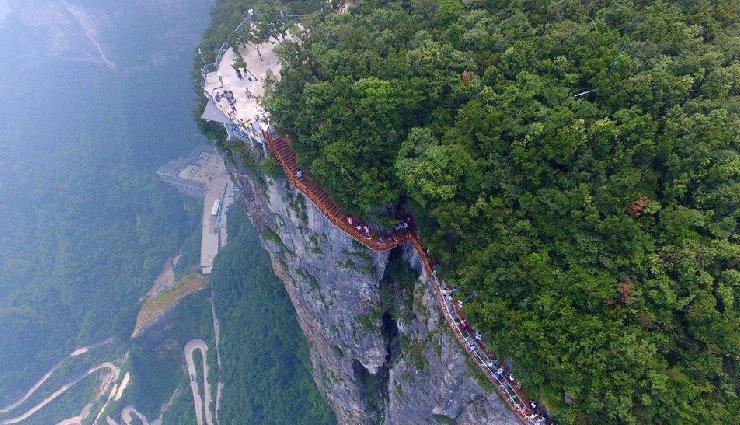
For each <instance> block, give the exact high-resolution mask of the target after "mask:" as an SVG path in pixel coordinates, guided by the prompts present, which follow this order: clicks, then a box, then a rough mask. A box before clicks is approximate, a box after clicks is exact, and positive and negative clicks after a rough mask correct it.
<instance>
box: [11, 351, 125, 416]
mask: <svg viewBox="0 0 740 425" xmlns="http://www.w3.org/2000/svg"><path fill="white" fill-rule="evenodd" d="M101 369H108V370H109V371H110V374H111V378H112V379H110V380H109V382H108V383H107V384H106V390H107V386H109V385H111V383H113V382H115V381H116V380H117V378H118V374H119V373H120V369H119V368H118V367H117V366H116V365H114V364H113V363H110V362H105V363H100V364H99V365H97V366H93V367H91V368H90V369H88V370H87V371H86V372H85V373H83V374H82V375H80V376H78V377H77V378H75V379H73V380H72V381H70V382H68V383H66V384H64V385H62V386H61V387H59V389H58V390H56V391H54V392H53V393H52V394H51V395H50V396H48V397H46V398H45V399H43V400H42V401H41V402H40V403H38V404H37V405H35V406H33V407H32V408H31V409H29V410H28V411H26V412H25V413H24V414H22V415H20V416H16V417H15V418H11V419H5V420H3V421H2V422H0V424H2V425H6V424H16V423H18V422H20V421H23V420H25V419H28V418H29V417H30V416H31V415H33V414H34V413H36V412H38V411H39V410H41V409H43V408H44V406H46V405H47V404H49V403H51V402H52V401H54V399H56V398H57V397H59V396H61V395H62V394H64V393H65V392H66V391H67V390H68V389H70V388H71V387H73V386H74V385H75V384H77V383H78V382H80V381H82V380H83V379H85V378H87V377H88V376H89V375H91V374H93V373H95V372H97V371H99V370H101ZM103 393H105V390H104V391H103Z"/></svg>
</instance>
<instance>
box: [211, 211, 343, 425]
mask: <svg viewBox="0 0 740 425" xmlns="http://www.w3.org/2000/svg"><path fill="white" fill-rule="evenodd" d="M228 223H229V243H228V245H227V246H226V247H225V248H224V249H223V251H221V252H220V253H219V254H218V256H217V257H216V259H215V262H214V268H213V273H212V275H211V282H210V285H211V287H212V288H213V302H214V303H215V307H216V311H217V312H218V314H219V320H220V322H221V359H222V362H223V365H222V366H223V367H222V373H221V376H222V377H223V383H224V393H223V399H222V401H221V413H220V414H219V416H220V418H221V420H222V421H224V422H225V423H233V424H256V423H260V424H262V423H264V424H286V425H287V424H290V425H294V424H311V425H314V424H332V423H334V422H335V420H334V416H333V414H332V412H331V410H330V409H329V407H328V405H327V402H326V400H325V399H324V398H323V397H322V396H321V394H320V393H319V392H318V390H317V389H316V385H315V384H314V382H313V378H312V376H311V363H310V361H309V359H308V345H307V343H306V340H305V338H304V336H303V334H302V333H301V330H300V328H299V327H298V323H297V322H296V319H295V311H294V310H293V307H292V305H291V303H290V300H289V299H288V296H287V294H286V293H285V289H284V288H283V286H282V283H281V282H280V280H278V279H277V277H276V276H275V275H274V274H273V271H272V268H271V266H270V261H269V258H268V256H267V253H266V252H264V250H262V249H259V248H255V247H259V239H258V237H257V234H256V232H255V230H254V229H253V228H252V226H251V224H250V223H249V220H248V218H247V217H246V214H245V212H244V207H243V206H242V205H240V204H235V205H234V207H233V208H231V209H230V210H229V216H228Z"/></svg>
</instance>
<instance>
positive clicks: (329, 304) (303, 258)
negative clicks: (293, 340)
mask: <svg viewBox="0 0 740 425" xmlns="http://www.w3.org/2000/svg"><path fill="white" fill-rule="evenodd" d="M232 173H233V175H234V176H238V178H237V180H238V185H239V187H240V188H241V190H242V192H243V194H244V196H245V204H246V208H247V210H248V213H249V216H250V218H251V220H252V222H253V223H254V225H255V228H256V229H258V231H259V232H260V235H261V240H262V245H263V246H264V248H265V249H266V250H267V251H268V252H269V254H270V257H271V258H272V265H273V268H274V270H275V273H276V274H277V276H278V277H279V278H280V279H281V280H282V281H283V282H284V284H285V288H286V290H287V292H288V294H289V296H290V299H291V301H292V302H293V305H294V307H295V310H296V313H297V315H298V322H299V324H300V326H301V328H302V330H303V332H304V334H305V335H306V338H307V339H308V343H309V345H310V348H311V362H312V364H313V375H314V378H315V380H316V382H317V384H318V386H319V388H320V389H321V391H322V392H323V393H324V394H326V395H327V397H328V399H329V401H330V403H331V405H332V408H333V410H334V412H335V414H336V417H337V420H338V422H339V423H340V424H353V425H354V424H376V423H384V424H399V425H401V424H404V425H405V424H434V423H451V424H452V423H456V424H518V423H519V422H518V421H517V419H516V417H515V416H514V414H513V413H512V412H511V411H509V410H508V408H507V407H506V405H505V404H504V403H503V402H502V401H501V400H500V399H499V398H498V395H497V394H496V393H495V391H490V392H487V391H486V390H484V389H483V388H482V387H481V385H480V384H479V383H478V381H477V380H476V377H474V376H473V375H472V373H471V370H472V369H471V368H470V367H469V366H468V363H467V360H466V359H467V357H466V356H465V354H464V353H463V351H462V349H461V348H460V347H459V346H458V345H457V343H456V341H455V340H454V339H453V337H452V335H451V334H450V331H449V329H448V328H447V326H446V324H445V322H444V319H443V318H442V316H441V314H440V312H439V307H438V305H437V303H436V300H435V297H434V294H433V292H432V289H431V287H430V286H429V285H428V283H427V278H426V276H424V275H419V278H418V279H417V280H416V283H415V284H414V294H413V308H412V314H411V315H410V318H406V319H403V320H402V319H399V318H394V317H392V316H390V315H389V314H387V313H386V314H379V313H378V312H379V311H380V308H379V305H380V302H381V281H382V280H383V276H384V273H385V272H386V268H387V266H388V264H389V258H390V257H391V256H402V258H403V259H404V260H405V261H406V263H407V264H408V265H409V267H412V268H414V269H416V270H417V274H418V273H419V272H422V271H423V270H422V267H421V261H420V259H419V258H418V255H417V254H416V252H415V251H414V250H413V248H412V247H411V246H406V245H404V246H402V247H399V248H397V249H396V250H394V251H395V252H382V253H378V252H374V251H372V250H370V249H368V248H365V247H364V246H362V245H361V244H359V243H358V242H356V241H354V240H353V239H352V238H351V237H350V236H348V235H347V234H345V233H344V232H342V231H341V230H339V229H337V228H335V227H334V226H333V225H332V224H331V223H330V222H329V221H328V220H327V219H326V218H325V217H324V216H323V215H322V214H321V212H320V211H319V210H318V209H317V208H316V207H315V206H314V205H313V204H312V203H311V202H310V200H308V199H307V198H305V197H304V195H303V194H301V193H300V192H299V191H297V190H296V189H295V188H293V187H292V186H291V185H290V184H289V183H288V181H287V179H285V178H284V177H277V178H270V177H267V176H265V175H262V174H257V173H254V172H252V171H249V170H244V169H238V170H237V169H233V170H232ZM401 341H403V342H401Z"/></svg>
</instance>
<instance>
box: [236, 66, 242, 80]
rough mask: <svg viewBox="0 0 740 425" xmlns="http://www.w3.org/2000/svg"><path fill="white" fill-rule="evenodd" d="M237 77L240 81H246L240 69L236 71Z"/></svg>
mask: <svg viewBox="0 0 740 425" xmlns="http://www.w3.org/2000/svg"><path fill="white" fill-rule="evenodd" d="M236 77H237V78H239V79H240V80H242V79H244V76H242V72H241V71H240V70H239V68H237V69H236Z"/></svg>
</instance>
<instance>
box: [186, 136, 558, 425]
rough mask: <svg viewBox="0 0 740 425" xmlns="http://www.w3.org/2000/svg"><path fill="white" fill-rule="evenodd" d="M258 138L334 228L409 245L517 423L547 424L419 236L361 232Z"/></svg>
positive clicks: (370, 241)
mask: <svg viewBox="0 0 740 425" xmlns="http://www.w3.org/2000/svg"><path fill="white" fill-rule="evenodd" d="M262 135H263V138H264V139H265V141H266V142H267V146H268V147H269V148H270V150H271V151H272V152H273V154H274V155H275V158H276V159H277V160H278V163H279V164H280V166H281V167H282V168H283V170H284V171H285V174H286V176H287V177H288V180H290V182H291V183H292V184H293V185H294V186H295V187H296V188H298V190H300V191H301V192H302V193H303V194H304V195H306V196H307V197H308V198H309V199H310V200H311V202H313V204H314V205H315V206H316V207H317V208H318V209H319V211H321V213H322V214H323V215H324V216H325V217H326V218H327V219H328V220H329V221H330V222H331V223H332V224H333V225H334V226H336V227H338V228H340V229H342V230H343V231H344V232H345V233H347V234H349V235H350V236H352V238H354V239H355V240H357V241H358V242H360V243H361V244H363V245H365V246H366V247H368V248H370V249H372V250H375V251H387V250H390V249H393V248H395V247H397V246H399V245H401V244H402V243H404V242H407V241H408V242H410V243H411V244H412V246H413V247H414V249H415V250H416V252H417V253H418V254H419V257H420V258H421V259H422V262H423V264H424V272H425V275H426V277H427V278H428V279H429V281H430V282H432V283H433V285H432V286H433V289H434V293H435V296H436V298H437V302H438V303H439V306H440V310H441V311H442V315H443V316H444V318H445V321H446V322H447V325H448V326H449V328H450V330H451V331H452V334H453V335H454V336H455V339H456V340H457V342H458V344H459V345H460V347H461V348H462V349H463V351H465V353H466V354H467V355H468V357H469V358H470V359H471V360H472V361H473V363H475V365H476V366H477V367H478V369H480V371H481V372H482V373H483V375H484V376H485V377H486V379H488V381H490V382H491V384H493V385H494V387H495V388H496V391H497V392H498V394H499V395H500V396H501V398H502V399H503V400H504V402H506V404H507V405H508V406H509V408H510V409H511V410H512V411H513V412H514V413H515V414H516V416H517V418H519V420H520V421H522V422H523V423H525V424H531V425H540V424H544V423H549V422H550V421H548V420H547V419H546V418H545V417H544V416H542V415H541V414H539V412H538V411H537V409H536V407H535V404H534V403H532V402H531V401H530V400H529V398H528V397H527V396H526V395H525V394H524V392H523V391H522V389H521V385H519V383H517V382H516V381H514V379H513V377H512V376H511V375H510V374H509V373H508V372H507V371H505V370H504V369H503V367H502V365H500V364H499V361H498V359H496V358H495V356H493V354H491V352H490V350H489V349H488V347H487V346H486V345H485V344H484V343H483V341H482V339H480V338H478V339H476V338H475V337H474V335H475V330H474V329H473V328H472V327H471V326H470V324H468V323H467V321H466V320H465V316H464V314H463V313H462V311H461V309H460V308H459V306H458V303H459V302H458V301H456V300H454V297H453V296H452V295H450V293H451V286H450V285H449V284H447V282H445V281H444V280H443V279H441V278H440V277H438V276H437V273H436V272H435V270H434V269H433V267H432V262H431V260H430V259H429V256H428V255H427V253H426V250H425V249H424V247H423V246H422V245H421V242H420V241H419V237H418V236H417V235H416V234H415V233H412V232H409V231H406V230H403V231H400V232H399V231H396V232H394V233H393V234H391V235H390V236H380V237H378V236H373V235H371V234H370V233H366V232H363V231H362V230H361V226H359V225H358V226H353V225H354V224H355V223H352V224H350V220H351V217H350V216H348V215H347V214H345V213H344V212H343V211H342V210H340V209H339V208H338V207H337V206H336V204H334V201H333V200H332V199H331V197H330V196H329V195H328V194H327V193H326V192H324V191H323V190H321V189H320V188H319V187H318V186H317V185H316V183H314V181H313V180H312V179H311V178H310V176H308V175H307V173H306V172H305V171H303V170H301V173H302V176H301V177H300V178H299V177H297V175H296V174H297V172H298V170H300V168H299V166H298V163H297V162H296V159H295V154H294V153H293V151H292V150H291V149H290V141H289V140H288V139H286V138H283V137H274V136H273V135H271V134H269V133H267V132H263V134H262ZM199 425H200V424H199Z"/></svg>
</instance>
